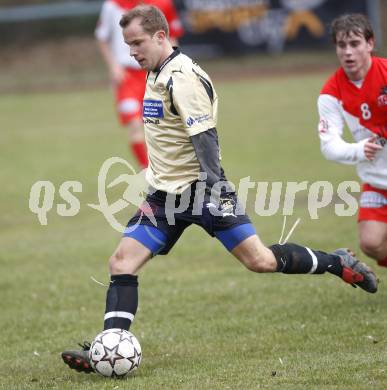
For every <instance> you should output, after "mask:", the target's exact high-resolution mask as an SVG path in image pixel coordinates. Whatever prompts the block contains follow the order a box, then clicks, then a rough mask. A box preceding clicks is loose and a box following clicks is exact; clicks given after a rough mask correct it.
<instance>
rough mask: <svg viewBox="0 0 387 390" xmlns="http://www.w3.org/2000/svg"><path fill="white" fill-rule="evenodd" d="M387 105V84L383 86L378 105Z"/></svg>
mask: <svg viewBox="0 0 387 390" xmlns="http://www.w3.org/2000/svg"><path fill="white" fill-rule="evenodd" d="M383 106H387V85H385V86H384V87H382V89H381V91H380V96H379V97H378V107H383Z"/></svg>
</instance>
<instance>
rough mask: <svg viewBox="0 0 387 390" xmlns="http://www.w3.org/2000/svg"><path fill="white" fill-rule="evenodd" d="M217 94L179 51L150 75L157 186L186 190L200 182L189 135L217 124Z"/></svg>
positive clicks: (146, 104)
mask: <svg viewBox="0 0 387 390" xmlns="http://www.w3.org/2000/svg"><path fill="white" fill-rule="evenodd" d="M217 114H218V97H217V94H216V92H215V89H214V87H213V85H212V82H211V79H210V77H209V76H208V75H207V74H206V73H205V72H204V71H203V70H202V69H201V68H200V66H199V65H197V64H196V63H195V62H193V61H192V59H191V58H189V57H188V56H186V55H184V54H182V53H181V52H180V51H179V49H175V51H174V52H173V53H172V54H171V55H170V56H169V57H168V58H167V60H166V61H164V63H163V64H162V65H161V67H160V68H159V69H157V70H156V71H153V72H149V73H148V77H147V83H146V91H145V96H144V101H143V120H144V129H145V139H146V144H147V147H148V157H149V166H148V170H147V175H146V178H147V181H148V182H149V184H150V185H151V186H152V187H154V188H156V189H157V190H160V191H164V192H169V193H174V194H181V193H182V192H183V191H184V190H185V189H186V188H188V187H189V186H190V185H191V184H192V183H193V182H195V181H196V180H198V177H199V173H200V164H199V161H198V159H197V157H196V154H195V150H194V147H193V144H192V142H191V139H190V137H192V136H194V135H196V134H199V133H201V132H204V131H207V130H209V129H211V128H215V127H216V121H217Z"/></svg>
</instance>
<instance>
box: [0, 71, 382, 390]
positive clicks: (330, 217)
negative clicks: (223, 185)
mask: <svg viewBox="0 0 387 390" xmlns="http://www.w3.org/2000/svg"><path fill="white" fill-rule="evenodd" d="M326 76H327V74H321V75H304V76H293V77H291V78H286V77H284V76H281V77H279V78H274V77H273V78H265V79H251V80H245V81H240V82H236V81H230V82H227V81H224V82H218V83H217V91H218V94H219V95H220V119H219V126H218V128H219V133H220V137H221V146H222V152H223V166H224V168H225V170H226V173H227V174H228V177H229V179H231V180H232V181H234V182H235V183H238V181H239V179H240V178H242V177H246V176H250V177H251V180H252V181H296V182H301V181H304V180H307V181H309V183H312V182H314V181H316V180H329V181H331V182H332V183H333V185H334V188H335V189H336V188H337V185H338V183H340V182H341V181H343V180H356V179H357V177H356V174H355V170H354V168H353V167H345V166H340V165H336V164H334V163H330V162H327V161H325V160H324V159H323V157H322V156H321V155H320V151H319V143H318V139H317V134H316V123H317V113H316V97H317V95H318V93H319V89H320V87H321V85H322V83H323V81H324V79H325V78H326ZM111 100H112V99H111V96H110V95H109V91H107V90H105V89H103V90H102V89H101V90H90V91H83V92H63V93H59V92H58V93H51V94H50V93H40V94H24V95H23V94H18V95H16V94H15V95H7V96H5V95H3V96H1V97H0V112H1V113H2V114H1V138H0V145H1V154H0V155H1V161H2V164H1V183H2V191H1V193H0V199H1V202H0V226H1V234H0V248H1V249H0V269H1V271H0V294H1V295H0V296H1V299H0V311H1V315H0V324H1V333H0V354H1V355H0V356H1V358H0V360H1V363H0V388H1V389H7V390H8V389H71V390H73V389H152V390H153V389H258V388H265V389H322V388H326V389H385V388H387V378H386V373H387V371H386V370H387V368H386V360H387V349H386V341H387V338H386V321H387V315H386V313H387V311H386V299H387V292H386V288H385V285H386V281H387V271H385V270H384V269H377V273H378V276H379V278H380V280H381V284H380V289H379V292H378V293H377V294H375V295H371V294H367V293H365V292H363V291H362V290H360V289H353V288H351V287H350V286H348V285H346V284H344V283H343V282H342V281H341V280H339V279H338V278H335V277H332V276H331V275H322V276H285V275H279V274H274V275H257V274H253V273H251V272H249V271H246V270H245V269H244V268H243V267H242V266H241V265H240V264H239V263H238V262H237V261H235V260H234V259H233V258H232V257H231V255H229V254H227V253H226V251H225V250H223V248H222V246H221V245H220V244H219V243H218V242H217V241H216V240H215V239H211V238H209V237H207V236H206V234H205V233H204V232H203V231H201V230H200V229H198V228H196V227H192V228H190V229H189V230H187V231H186V232H185V234H184V236H183V238H182V239H181V240H180V241H179V243H178V244H177V245H176V246H175V248H174V249H173V251H172V252H171V253H170V254H169V255H168V256H167V257H161V256H160V257H156V258H154V259H153V260H152V261H151V263H150V264H149V265H148V266H147V267H146V268H145V269H144V270H143V272H142V273H141V276H140V306H139V311H138V314H137V316H136V320H135V322H134V324H133V326H132V328H131V330H132V331H133V333H134V334H135V335H136V336H137V337H138V339H139V341H140V343H141V345H142V349H143V362H142V366H141V367H140V369H139V370H138V371H137V373H136V374H135V375H134V376H132V377H130V378H128V379H126V380H108V379H105V378H102V377H99V376H97V375H85V374H78V373H76V372H73V371H72V370H69V369H68V368H67V367H66V366H65V365H64V364H63V363H62V361H61V358H60V352H61V351H62V350H63V349H66V348H69V347H74V348H75V347H76V345H77V342H82V341H83V340H91V339H92V338H93V337H94V336H95V335H96V334H97V333H98V332H99V331H100V330H101V326H102V318H103V311H104V300H105V288H103V287H101V286H99V285H97V284H96V283H94V282H92V281H91V280H90V276H93V277H95V278H96V279H98V280H101V281H104V282H106V281H108V271H107V259H108V257H109V255H110V254H111V252H112V251H113V249H114V248H115V246H116V244H117V242H118V240H119V238H120V234H119V233H118V232H116V231H114V230H113V229H112V228H111V227H110V226H109V224H108V223H107V222H106V221H105V219H104V217H103V216H102V214H100V213H99V212H97V211H95V210H93V209H91V208H89V207H88V206H87V203H96V202H97V175H98V171H99V169H100V166H101V165H102V163H103V161H104V160H105V159H106V158H108V157H111V156H120V157H123V158H126V159H128V160H129V161H130V162H131V163H133V160H132V159H131V156H130V155H129V154H128V152H127V148H126V136H125V134H124V132H123V131H122V130H121V129H120V128H119V126H118V125H117V124H116V119H115V114H114V111H113V107H112V101H111ZM37 180H49V181H51V182H52V183H53V184H54V185H55V187H56V194H55V203H54V207H53V209H52V210H51V211H50V212H49V213H48V224H47V226H41V225H40V224H39V222H38V219H37V217H36V215H34V214H33V213H31V212H30V210H29V206H28V200H29V192H30V188H31V186H32V184H33V183H34V182H36V181H37ZM67 180H77V181H80V182H81V183H82V185H83V187H82V193H80V194H77V197H78V198H79V200H80V203H81V208H80V212H79V214H78V215H76V216H73V217H60V216H58V214H57V211H56V205H57V204H58V203H63V200H62V199H61V198H60V197H59V195H58V189H59V186H60V184H61V183H63V182H64V181H67ZM124 189H125V187H122V188H117V189H116V190H115V191H113V193H112V194H110V196H111V198H112V199H113V198H114V199H119V198H120V197H121V195H122V192H123V191H124ZM251 195H252V196H251V199H249V202H250V203H249V210H250V214H251V217H252V219H253V221H254V223H255V225H256V227H257V230H258V232H259V234H260V236H261V238H262V240H263V241H264V242H266V243H267V244H270V243H273V242H276V241H277V240H278V239H279V236H280V232H281V227H282V215H281V213H280V212H279V213H277V214H276V215H274V216H272V217H260V216H257V215H255V213H254V207H253V202H254V191H252V192H251ZM306 200H307V197H306V192H303V193H301V194H300V195H299V197H298V198H297V201H296V208H295V212H294V215H293V216H291V217H290V218H289V220H290V222H289V223H288V225H291V224H292V222H294V221H295V219H296V218H297V217H301V218H302V221H301V224H300V225H299V226H298V228H297V230H296V231H295V233H294V234H293V236H292V240H293V241H297V242H300V243H304V244H307V245H308V246H310V247H312V248H321V249H325V250H328V251H329V250H333V249H335V248H337V247H340V246H343V245H345V246H351V247H352V248H353V249H355V250H356V251H358V246H357V232H356V217H355V216H353V217H337V216H336V215H335V212H334V207H333V206H330V207H326V208H324V209H323V210H320V212H319V219H318V220H312V219H311V218H310V216H309V213H308V210H307V203H306ZM133 210H134V209H129V208H128V210H125V211H122V212H121V213H120V215H119V218H120V220H121V221H122V222H124V221H125V220H127V219H128V218H129V216H130V215H131V213H132V212H133ZM365 261H366V262H367V263H368V264H373V261H372V260H370V259H365Z"/></svg>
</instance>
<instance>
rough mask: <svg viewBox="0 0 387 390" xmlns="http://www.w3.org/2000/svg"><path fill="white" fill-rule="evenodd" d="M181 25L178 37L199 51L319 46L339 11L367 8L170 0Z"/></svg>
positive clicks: (309, 2) (362, 2)
mask: <svg viewBox="0 0 387 390" xmlns="http://www.w3.org/2000/svg"><path fill="white" fill-rule="evenodd" d="M175 4H176V6H177V8H178V10H179V12H180V14H181V17H182V19H183V23H184V25H185V28H186V35H185V36H184V37H183V39H182V40H181V43H182V45H184V46H185V47H186V48H187V47H188V48H189V51H190V52H191V53H192V52H195V54H200V55H202V56H203V55H208V56H215V55H224V54H228V53H238V52H239V53H246V52H251V51H269V52H281V51H284V50H288V49H292V48H300V47H306V48H319V47H324V46H326V45H327V44H328V43H329V42H330V37H329V24H330V22H331V20H332V19H333V18H335V17H336V16H338V15H340V14H342V13H352V12H361V13H365V14H367V1H366V0H357V1H353V0H340V1H337V0H175Z"/></svg>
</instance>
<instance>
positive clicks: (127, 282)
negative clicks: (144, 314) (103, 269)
mask: <svg viewBox="0 0 387 390" xmlns="http://www.w3.org/2000/svg"><path fill="white" fill-rule="evenodd" d="M137 287H138V282H137V276H136V275H112V276H111V282H110V286H109V288H108V291H107V294H106V309H105V321H104V330H106V329H112V328H119V329H126V330H128V329H129V327H130V324H131V323H132V322H133V319H134V316H135V314H136V311H137V305H138V292H137Z"/></svg>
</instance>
